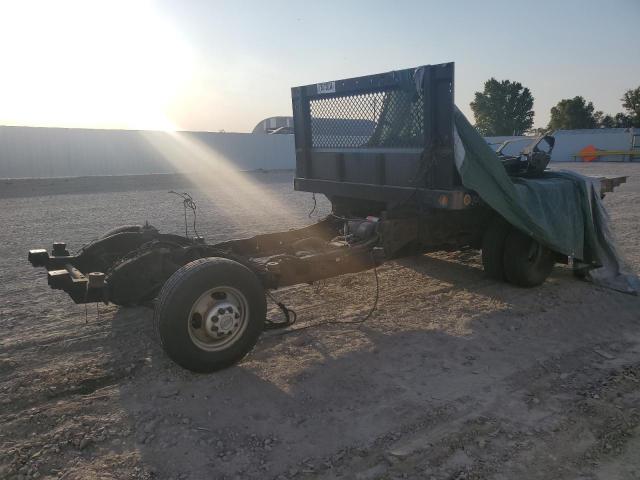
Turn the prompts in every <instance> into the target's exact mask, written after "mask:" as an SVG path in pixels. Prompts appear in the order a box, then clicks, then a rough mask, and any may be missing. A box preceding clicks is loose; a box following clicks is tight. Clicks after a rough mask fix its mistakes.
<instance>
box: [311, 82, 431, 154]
mask: <svg viewBox="0 0 640 480" xmlns="http://www.w3.org/2000/svg"><path fill="white" fill-rule="evenodd" d="M309 109H310V116H311V144H312V147H314V148H376V147H378V148H379V147H389V148H411V147H421V146H422V145H423V144H424V134H423V132H424V120H423V116H424V102H423V97H422V95H420V94H419V93H416V92H409V91H405V90H402V89H393V90H384V91H374V92H366V93H358V94H350V95H344V96H331V97H320V98H314V99H311V100H310V101H309Z"/></svg>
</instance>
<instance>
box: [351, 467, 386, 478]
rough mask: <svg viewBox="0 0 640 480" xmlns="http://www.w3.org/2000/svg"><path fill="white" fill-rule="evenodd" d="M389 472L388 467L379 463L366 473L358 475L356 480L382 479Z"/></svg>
mask: <svg viewBox="0 0 640 480" xmlns="http://www.w3.org/2000/svg"><path fill="white" fill-rule="evenodd" d="M386 471H387V466H386V465H384V464H382V463H379V464H378V465H375V466H373V467H371V468H369V469H367V470H365V471H364V472H358V473H356V480H373V479H376V478H380V477H381V476H382V475H384V474H385V472H386Z"/></svg>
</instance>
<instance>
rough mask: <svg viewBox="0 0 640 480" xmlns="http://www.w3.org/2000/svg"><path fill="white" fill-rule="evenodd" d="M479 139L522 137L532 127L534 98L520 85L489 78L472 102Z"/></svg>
mask: <svg viewBox="0 0 640 480" xmlns="http://www.w3.org/2000/svg"><path fill="white" fill-rule="evenodd" d="M470 105H471V110H473V116H474V117H475V120H476V128H477V129H478V130H479V131H480V133H481V134H482V135H485V136H495V135H522V134H523V133H524V132H526V131H528V130H529V129H530V128H531V126H532V125H533V115H534V113H533V110H532V108H533V96H532V95H531V91H530V90H529V89H528V88H526V87H523V86H522V84H521V83H519V82H511V81H509V80H502V81H498V80H496V79H495V78H490V79H489V80H487V81H486V82H485V83H484V90H483V91H482V92H476V94H475V99H474V100H473V102H471V104H470Z"/></svg>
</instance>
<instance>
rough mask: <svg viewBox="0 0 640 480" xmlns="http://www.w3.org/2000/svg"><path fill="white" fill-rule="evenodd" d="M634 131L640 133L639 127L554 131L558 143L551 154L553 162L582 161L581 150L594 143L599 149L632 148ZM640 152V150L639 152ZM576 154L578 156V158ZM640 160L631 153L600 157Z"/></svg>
mask: <svg viewBox="0 0 640 480" xmlns="http://www.w3.org/2000/svg"><path fill="white" fill-rule="evenodd" d="M634 132H635V134H636V135H640V130H639V129H637V128H635V129H634V128H598V129H592V130H557V131H555V132H554V133H553V136H554V137H555V138H556V145H555V147H554V148H553V153H552V155H551V161H552V162H575V161H578V162H582V161H583V159H582V158H581V157H580V156H579V154H580V151H581V150H582V149H583V148H585V147H587V146H589V145H593V146H594V147H595V148H596V149H597V150H609V151H610V150H621V151H629V150H631V145H632V143H631V142H632V140H633V135H634ZM638 153H640V151H639V152H638ZM576 156H578V158H577V159H576ZM630 160H631V161H634V160H635V161H640V157H635V158H634V157H631V158H630V157H629V155H604V156H601V157H598V161H599V162H628V161H630Z"/></svg>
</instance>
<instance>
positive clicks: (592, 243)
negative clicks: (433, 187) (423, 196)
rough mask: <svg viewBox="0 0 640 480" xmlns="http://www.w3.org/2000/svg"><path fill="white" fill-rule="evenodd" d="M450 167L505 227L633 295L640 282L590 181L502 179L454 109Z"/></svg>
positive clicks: (498, 166) (562, 176)
mask: <svg viewBox="0 0 640 480" xmlns="http://www.w3.org/2000/svg"><path fill="white" fill-rule="evenodd" d="M454 123H455V129H456V131H455V155H456V166H457V167H458V171H459V172H460V176H461V177H462V183H463V185H464V186H465V187H466V188H469V189H471V190H474V191H475V192H477V193H478V195H480V197H481V198H482V200H484V201H485V202H486V203H487V204H488V205H489V206H491V207H492V208H493V209H494V210H496V211H497V212H498V213H499V214H500V215H502V216H503V217H504V218H505V219H506V220H507V221H508V222H509V223H511V224H512V225H513V226H514V227H516V228H518V229H519V230H521V231H522V232H525V233H527V234H528V235H530V236H531V237H533V238H535V239H536V240H537V241H539V242H540V243H542V244H544V245H546V246H547V247H549V248H551V249H552V250H554V251H556V252H559V253H562V254H564V255H568V256H571V257H573V258H575V259H576V260H579V261H581V262H584V263H587V264H590V265H594V266H596V267H597V268H594V269H593V270H591V271H590V273H589V275H590V277H591V280H593V281H594V283H597V284H599V285H602V286H606V287H609V288H613V289H615V290H619V291H622V292H626V293H636V294H637V293H638V292H639V291H640V281H639V280H638V278H637V277H636V276H635V275H633V274H632V273H631V271H630V270H629V268H628V267H627V266H626V264H625V263H624V262H623V261H622V259H621V256H620V254H619V253H618V251H617V249H616V246H615V241H614V240H613V237H612V235H611V231H610V229H609V217H608V215H607V213H606V211H605V209H604V206H603V205H602V201H601V200H600V185H599V182H598V181H597V180H595V179H591V178H589V177H585V176H583V175H579V174H577V173H575V172H569V171H561V172H545V173H544V175H543V176H542V177H541V178H536V179H526V178H518V177H510V176H509V175H507V172H506V171H505V169H504V167H503V166H502V163H501V162H500V160H499V159H498V157H497V156H496V154H495V152H494V151H493V150H492V149H491V148H490V147H489V146H488V145H487V143H486V142H485V141H484V139H483V138H482V137H481V136H480V134H479V133H478V131H477V130H476V129H475V128H474V127H473V126H472V125H471V124H470V123H469V121H468V120H467V119H466V118H465V116H464V115H463V114H462V113H461V112H460V111H459V110H458V109H457V108H456V109H455V113H454Z"/></svg>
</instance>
